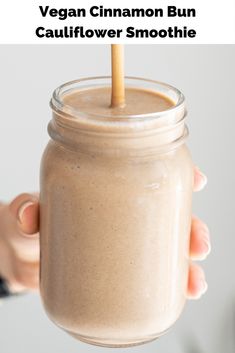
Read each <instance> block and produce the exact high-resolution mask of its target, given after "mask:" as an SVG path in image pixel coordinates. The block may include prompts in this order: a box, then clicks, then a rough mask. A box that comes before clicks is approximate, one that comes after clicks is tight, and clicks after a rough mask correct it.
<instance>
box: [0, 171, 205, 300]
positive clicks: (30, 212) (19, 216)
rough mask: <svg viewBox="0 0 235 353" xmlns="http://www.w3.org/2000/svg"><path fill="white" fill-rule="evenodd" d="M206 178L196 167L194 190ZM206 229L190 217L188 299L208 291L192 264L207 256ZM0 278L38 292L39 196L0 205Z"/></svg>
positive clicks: (21, 289)
mask: <svg viewBox="0 0 235 353" xmlns="http://www.w3.org/2000/svg"><path fill="white" fill-rule="evenodd" d="M206 182H207V178H206V176H205V175H204V174H203V173H202V172H201V171H200V170H199V169H198V168H197V167H195V171H194V191H200V190H202V189H203V188H204V186H205V185H206ZM210 249H211V245H210V236H209V230H208V227H207V225H206V224H205V223H203V222H202V221H201V220H200V219H198V218H197V217H194V216H193V217H192V226H191V240H190V258H191V260H192V261H191V264H190V270H189V279H188V298H189V299H198V298H200V297H201V296H202V295H203V294H204V293H205V292H206V290H207V283H206V280H205V274H204V271H203V269H202V268H201V267H200V266H199V265H197V264H195V263H194V262H193V261H200V260H204V259H205V258H206V257H207V255H208V254H209V253H210ZM0 275H1V276H2V277H3V278H5V279H6V280H7V282H8V285H9V288H10V290H11V291H12V292H24V291H38V288H39V204H38V195H36V194H21V195H19V196H17V197H16V198H15V199H14V200H13V201H12V202H11V203H10V204H2V205H0Z"/></svg>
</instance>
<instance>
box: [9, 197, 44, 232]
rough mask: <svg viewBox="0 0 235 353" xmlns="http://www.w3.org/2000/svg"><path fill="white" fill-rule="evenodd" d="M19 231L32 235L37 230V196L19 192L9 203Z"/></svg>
mask: <svg viewBox="0 0 235 353" xmlns="http://www.w3.org/2000/svg"><path fill="white" fill-rule="evenodd" d="M9 208H10V211H11V213H12V214H13V216H14V217H15V219H16V221H17V225H18V227H19V229H20V231H21V232H22V233H23V234H25V235H34V234H35V233H37V232H38V230H39V204H38V196H37V195H33V194H26V193H25V194H21V195H19V196H17V197H16V198H15V199H14V200H13V201H12V202H11V203H10V205H9Z"/></svg>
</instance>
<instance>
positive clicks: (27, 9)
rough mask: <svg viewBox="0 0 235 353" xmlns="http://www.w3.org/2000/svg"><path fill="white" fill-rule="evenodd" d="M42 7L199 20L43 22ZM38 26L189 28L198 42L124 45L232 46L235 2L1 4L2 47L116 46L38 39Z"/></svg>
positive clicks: (27, 0) (29, 1) (158, 40)
mask: <svg viewBox="0 0 235 353" xmlns="http://www.w3.org/2000/svg"><path fill="white" fill-rule="evenodd" d="M39 5H44V6H45V5H50V7H55V8H65V7H66V8H71V7H74V8H82V7H84V8H86V9H87V12H89V10H88V9H89V7H91V6H94V5H103V6H104V7H117V8H118V7H122V8H126V7H128V8H130V7H133V8H149V7H150V8H151V7H152V8H159V7H163V8H164V9H165V8H166V6H173V5H174V6H177V7H180V8H183V7H186V8H195V9H196V11H197V17H196V18H167V17H163V18H154V17H153V18H151V17H145V18H124V17H122V18H96V17H91V16H87V17H86V18H80V19H79V18H70V19H68V20H65V21H60V20H58V19H57V18H53V17H46V18H42V16H41V13H40V11H39V8H38V6H39ZM39 26H43V27H45V28H52V29H53V28H63V27H64V26H84V27H85V28H91V29H92V28H114V29H115V28H121V29H122V28H123V29H125V28H126V27H128V26H134V27H136V28H148V29H152V28H156V29H161V28H168V26H178V27H180V28H182V27H183V26H188V28H195V29H196V31H197V36H196V38H191V39H190V38H189V39H167V38H164V39H161V38H155V39H151V38H149V39H125V38H121V39H120V40H119V41H120V42H121V43H131V44H133V43H136V44H137V43H138V44H139V43H152V44H154V43H155V44H156V43H163V44H166V43H174V44H175V43H192V44H194V43H203V44H213V43H215V44H231V43H235V1H234V0H223V1H218V0H217V1H215V0H205V1H202V0H158V1H155V0H135V1H132V0H129V1H128V0H112V1H111V0H99V1H97V0H79V1H78V0H66V1H65V0H64V1H62V0H56V1H55V0H54V1H53V0H52V1H48V0H33V1H32V0H23V1H17V0H15V1H13V0H7V1H2V2H1V7H0V43H6V44H8V43H9V44H10V43H11V44H14V43H15V44H23V43H38V44H43V43H45V44H48V43H57V44H60V43H70V44H71V43H79V44H83V43H89V44H97V43H103V44H104V43H111V42H112V43H114V42H118V40H114V39H107V38H106V39H97V38H91V39H85V38H84V39H80V38H77V39H76V38H75V39H52V38H50V39H47V38H37V37H36V35H35V29H36V28H37V27H39Z"/></svg>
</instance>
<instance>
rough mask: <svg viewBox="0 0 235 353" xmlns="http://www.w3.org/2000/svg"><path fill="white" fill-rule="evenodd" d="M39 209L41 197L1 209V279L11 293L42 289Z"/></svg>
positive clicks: (16, 201)
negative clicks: (6, 283) (40, 287)
mask: <svg viewBox="0 0 235 353" xmlns="http://www.w3.org/2000/svg"><path fill="white" fill-rule="evenodd" d="M38 230H39V205H38V197H37V195H30V194H21V195H19V196H18V197H16V198H15V199H14V200H13V201H12V202H11V203H10V204H6V205H2V204H1V205H0V276H1V277H3V278H4V279H6V280H7V282H8V286H9V289H10V291H11V292H14V293H19V292H23V291H26V290H33V291H34V290H38V287H39V234H38Z"/></svg>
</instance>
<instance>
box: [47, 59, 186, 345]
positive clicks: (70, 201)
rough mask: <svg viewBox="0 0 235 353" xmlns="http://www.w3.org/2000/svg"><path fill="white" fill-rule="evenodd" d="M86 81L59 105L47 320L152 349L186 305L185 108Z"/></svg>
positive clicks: (174, 100) (129, 87)
mask: <svg viewBox="0 0 235 353" xmlns="http://www.w3.org/2000/svg"><path fill="white" fill-rule="evenodd" d="M119 54H120V53H119ZM85 83H86V84H84V82H80V83H79V82H77V83H71V84H68V86H66V85H65V87H63V89H61V90H59V91H58V90H57V91H56V92H55V94H54V97H53V99H52V103H51V105H52V109H53V120H52V122H51V123H50V125H49V133H50V135H51V137H52V140H51V141H50V142H49V144H48V146H47V148H46V151H45V152H44V156H43V160H42V166H41V194H40V201H41V214H40V215H41V295H42V299H43V303H44V306H45V308H46V311H47V313H48V315H49V316H50V317H51V319H52V320H53V321H54V322H55V323H56V324H57V325H58V326H60V327H61V328H63V329H64V330H66V331H67V332H69V333H70V334H72V335H73V336H75V337H77V338H78V339H80V340H82V341H85V342H88V343H92V344H98V345H103V346H110V347H111V346H114V347H115V346H116V347H120V346H128V345H134V344H139V343H144V342H147V341H149V340H152V339H154V338H157V337H159V336H160V335H161V334H163V333H164V332H165V331H166V330H167V329H168V328H169V327H170V326H171V325H172V324H173V323H174V322H175V321H176V319H177V318H178V317H179V315H180V313H181V311H182V308H183V306H184V303H185V298H186V289H187V276H188V247H189V230H190V222H191V194H192V181H193V173H192V163H191V158H190V155H189V152H188V149H187V147H186V146H185V145H184V140H185V137H186V135H187V132H186V128H185V124H184V116H185V108H184V103H183V101H182V102H181V101H180V99H181V100H182V97H179V96H178V92H177V90H175V91H174V89H173V88H172V87H170V86H169V87H168V91H169V92H170V90H171V89H172V92H173V93H174V94H175V96H174V97H173V94H168V93H169V92H168V91H167V86H164V85H161V84H159V83H158V85H157V88H156V90H155V88H154V84H153V83H151V82H150V83H149V87H147V86H146V87H142V86H143V85H142V82H141V80H140V81H138V80H137V81H136V82H134V81H133V82H132V83H129V84H128V83H125V86H123V85H122V83H121V86H122V87H124V94H123V91H122V94H120V95H119V98H117V95H116V94H114V93H115V92H113V91H112V87H111V85H110V84H109V85H107V84H105V83H103V84H101V83H100V81H99V80H98V81H97V82H96V83H95V84H90V82H86V81H85ZM150 86H152V88H150ZM161 87H163V89H162V90H161V89H160V88H161ZM121 90H122V89H120V90H119V92H121ZM167 92H168V93H167ZM172 92H171V93H172ZM111 96H112V100H111V101H112V103H111V104H110V97H111ZM115 97H116V98H115ZM119 103H120V104H119Z"/></svg>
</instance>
